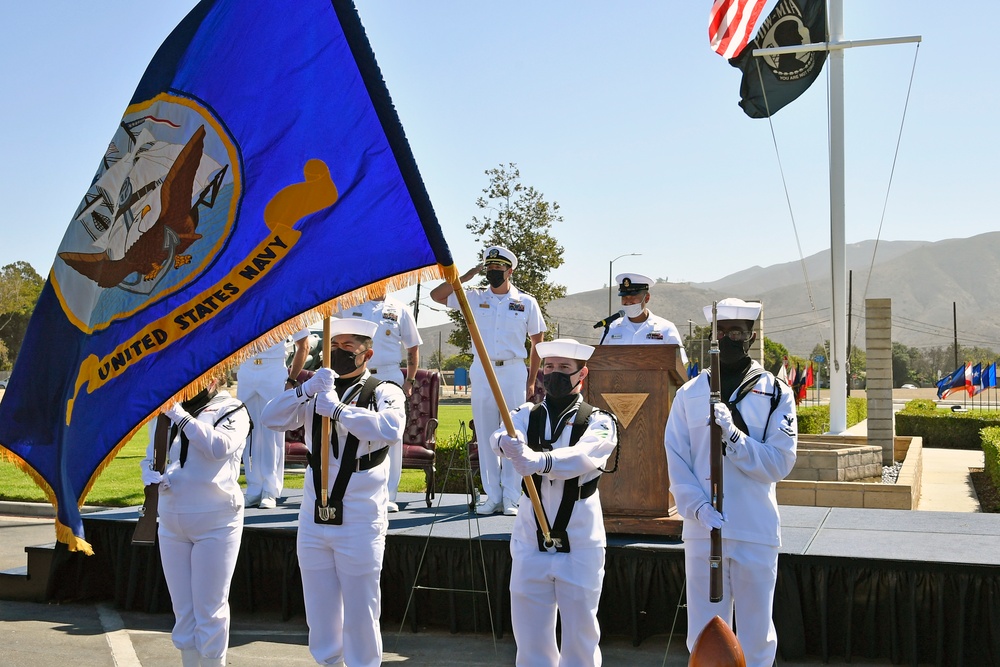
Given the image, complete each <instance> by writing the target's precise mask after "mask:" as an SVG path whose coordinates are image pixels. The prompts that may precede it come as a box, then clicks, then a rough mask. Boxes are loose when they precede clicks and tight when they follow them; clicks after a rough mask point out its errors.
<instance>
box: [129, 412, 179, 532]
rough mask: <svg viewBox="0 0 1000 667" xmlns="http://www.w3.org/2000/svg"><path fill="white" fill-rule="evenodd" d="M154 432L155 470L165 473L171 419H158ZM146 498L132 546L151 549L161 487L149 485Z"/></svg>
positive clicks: (141, 508) (140, 510)
mask: <svg viewBox="0 0 1000 667" xmlns="http://www.w3.org/2000/svg"><path fill="white" fill-rule="evenodd" d="M154 429H155V430H154V431H153V470H155V471H157V472H159V473H161V474H162V473H163V469H164V468H165V467H166V463H167V446H168V443H167V434H168V432H169V431H170V418H169V417H167V416H166V415H160V416H159V417H157V418H156V426H155V427H154ZM143 491H144V492H145V493H146V497H145V498H144V499H143V502H142V507H140V508H139V521H138V522H136V524H135V532H134V533H132V544H134V545H137V546H144V547H149V546H153V545H154V544H156V506H157V504H158V502H159V499H160V485H159V484H147V485H146V488H145V489H143Z"/></svg>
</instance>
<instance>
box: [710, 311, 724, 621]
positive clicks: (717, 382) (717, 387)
mask: <svg viewBox="0 0 1000 667" xmlns="http://www.w3.org/2000/svg"><path fill="white" fill-rule="evenodd" d="M717 305H718V304H717V303H712V345H711V347H710V348H709V351H708V354H709V359H710V362H711V369H712V371H711V381H712V386H711V394H710V395H709V406H708V413H709V414H708V416H709V420H710V421H709V438H710V442H711V444H712V450H711V467H710V474H711V478H710V482H709V483H710V484H711V492H712V507H713V508H714V509H715V511H716V512H718V513H719V514H722V456H723V454H724V453H725V445H724V443H723V442H722V426H720V425H719V423H718V422H717V421H716V420H715V404H716V403H719V402H720V401H722V369H721V368H720V363H719V321H718V314H717V312H716V308H717ZM709 535H710V537H711V553H710V554H709V558H708V566H709V571H708V599H709V601H711V602H721V601H722V529H721V528H713V529H712V531H711V532H710V534H709Z"/></svg>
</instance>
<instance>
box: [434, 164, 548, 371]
mask: <svg viewBox="0 0 1000 667" xmlns="http://www.w3.org/2000/svg"><path fill="white" fill-rule="evenodd" d="M485 173H486V175H487V176H488V177H489V179H490V184H489V185H488V186H487V187H486V188H484V189H483V194H482V196H480V197H479V198H478V199H477V200H476V206H478V207H479V209H480V210H481V211H482V214H481V215H479V216H473V218H472V222H470V223H468V224H467V225H466V228H467V229H468V230H469V231H471V232H472V233H473V234H474V235H475V237H476V239H477V240H478V241H479V244H480V247H481V248H486V247H488V246H492V245H500V246H503V247H505V248H507V249H508V250H510V251H511V252H513V253H514V254H515V255H517V258H518V262H517V269H515V271H514V275H513V277H512V278H511V282H512V283H514V285H516V286H517V288H518V289H519V290H522V291H524V292H527V293H528V294H530V295H531V296H533V297H535V299H537V300H538V305H539V306H540V307H541V311H542V317H543V318H544V319H545V320H546V321H548V319H549V318H548V313H547V312H546V306H548V304H549V302H551V301H553V300H554V299H560V298H562V297H564V296H566V287H565V286H563V285H556V284H554V283H551V282H549V280H548V277H547V276H548V274H549V272H550V271H552V270H553V269H557V268H559V267H560V266H562V264H563V247H562V246H561V245H560V244H559V242H558V241H557V240H556V238H555V237H554V236H552V234H551V233H550V231H551V229H552V225H553V224H554V223H557V222H562V219H563V218H562V216H561V215H560V214H559V204H557V203H556V202H551V203H549V202H548V201H546V199H545V196H544V195H543V194H542V193H541V192H539V191H538V190H535V188H534V187H533V186H526V185H524V184H523V183H521V172H520V170H518V168H517V165H516V164H515V163H513V162H511V163H509V164H507V165H506V166H505V165H500V166H499V167H495V168H493V169H487V170H486V172H485ZM484 285H486V280H485V278H483V279H481V280H480V282H479V285H478V286H480V287H481V286H484ZM449 316H450V317H451V319H452V321H454V322H455V324H456V327H455V329H454V330H453V331H452V333H451V335H450V336H448V342H449V343H451V344H452V345H454V346H456V347H458V348H459V349H460V350H462V352H468V351H469V350H470V349H471V348H472V339H471V337H470V336H469V330H468V328H467V327H466V325H465V321H464V320H463V319H462V314H461V312H459V311H457V310H456V311H452V312H450V313H449ZM551 335H552V333H551V332H546V337H547V338H551Z"/></svg>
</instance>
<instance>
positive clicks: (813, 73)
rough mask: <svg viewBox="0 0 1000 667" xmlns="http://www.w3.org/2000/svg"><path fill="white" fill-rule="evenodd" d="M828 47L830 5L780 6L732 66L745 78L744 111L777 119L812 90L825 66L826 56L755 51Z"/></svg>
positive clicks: (792, 0)
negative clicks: (758, 53)
mask: <svg viewBox="0 0 1000 667" xmlns="http://www.w3.org/2000/svg"><path fill="white" fill-rule="evenodd" d="M825 41H827V29H826V0H780V2H778V4H777V5H776V6H775V7H774V10H773V11H772V12H771V13H770V14H769V15H768V17H767V18H766V19H764V23H763V24H762V25H761V27H760V30H759V31H757V36H756V37H755V38H754V39H753V40H752V41H751V42H750V43H749V44H747V46H746V48H745V49H743V50H742V51H740V53H739V55H738V56H736V57H735V58H732V59H730V61H729V64H730V65H732V66H733V67H738V68H739V69H740V70H741V71H742V72H743V82H742V83H741V84H740V106H741V107H743V111H744V112H745V113H746V115H748V116H750V117H751V118H767V117H768V116H772V115H774V114H775V113H777V112H778V111H779V110H780V109H782V108H784V107H785V105H787V104H789V103H791V102H793V101H795V100H796V99H797V98H798V97H799V95H801V94H802V93H804V92H805V91H806V89H807V88H808V87H809V86H811V85H812V83H813V81H815V80H816V77H818V76H819V73H820V71H822V69H823V63H824V62H826V51H804V52H799V53H785V54H781V55H771V56H759V57H754V56H753V50H754V49H769V48H774V47H778V46H793V45H797V44H810V43H817V42H825Z"/></svg>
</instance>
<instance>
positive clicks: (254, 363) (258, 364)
mask: <svg viewBox="0 0 1000 667" xmlns="http://www.w3.org/2000/svg"><path fill="white" fill-rule="evenodd" d="M263 363H264V360H263V359H254V360H253V365H254V366H260V365H261V364H263Z"/></svg>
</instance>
